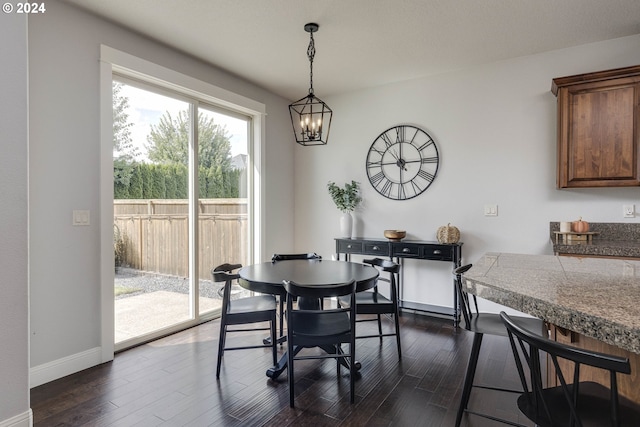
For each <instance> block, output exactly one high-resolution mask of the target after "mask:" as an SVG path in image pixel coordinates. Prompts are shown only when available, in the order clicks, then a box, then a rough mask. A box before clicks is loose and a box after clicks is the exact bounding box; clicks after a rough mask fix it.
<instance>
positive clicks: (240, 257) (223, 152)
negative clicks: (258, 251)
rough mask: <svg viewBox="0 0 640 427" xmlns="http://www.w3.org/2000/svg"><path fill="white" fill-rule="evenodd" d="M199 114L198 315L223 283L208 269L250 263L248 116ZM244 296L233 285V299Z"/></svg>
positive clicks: (210, 110)
mask: <svg viewBox="0 0 640 427" xmlns="http://www.w3.org/2000/svg"><path fill="white" fill-rule="evenodd" d="M198 111H199V113H198V147H199V148H198V183H199V187H198V194H199V199H198V206H199V209H198V216H199V219H198V225H199V227H198V228H199V236H198V237H199V260H200V262H199V265H200V267H199V270H200V272H199V279H200V281H199V282H200V289H199V295H200V297H199V308H200V309H199V311H200V314H203V313H208V312H211V311H212V310H215V309H218V308H219V301H220V298H221V294H222V286H223V284H222V283H212V281H211V269H212V268H214V267H215V266H218V265H220V264H223V263H229V264H242V265H247V263H248V253H249V250H248V247H249V239H248V224H249V221H248V209H247V208H248V206H247V194H248V188H247V185H248V180H247V164H248V159H249V153H248V147H249V131H248V129H249V124H250V120H249V118H247V117H244V116H241V115H236V114H233V113H231V112H226V111H220V110H218V109H216V108H214V107H207V106H203V105H202V104H201V105H200V106H199V110H198ZM244 293H246V292H245V291H244V290H243V289H241V288H240V287H238V286H237V285H236V286H234V288H233V289H232V297H237V296H241V295H243V294H244Z"/></svg>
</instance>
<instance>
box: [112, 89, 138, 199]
mask: <svg viewBox="0 0 640 427" xmlns="http://www.w3.org/2000/svg"><path fill="white" fill-rule="evenodd" d="M123 86H124V84H123V83H118V82H113V84H112V91H113V95H112V96H113V101H112V104H113V105H112V106H113V193H114V194H113V196H114V198H116V199H126V198H129V194H128V193H129V186H130V184H131V177H132V175H133V170H134V167H135V163H136V156H137V155H138V151H137V148H136V147H134V145H133V139H132V138H131V127H132V126H133V123H130V122H129V115H128V114H127V108H129V99H128V98H127V97H126V96H123V95H121V93H120V91H121V90H122V87H123Z"/></svg>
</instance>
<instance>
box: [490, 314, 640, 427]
mask: <svg viewBox="0 0 640 427" xmlns="http://www.w3.org/2000/svg"><path fill="white" fill-rule="evenodd" d="M500 317H501V319H502V321H503V322H504V325H505V326H506V329H507V332H508V334H509V340H510V341H511V350H512V351H513V355H514V357H515V361H516V366H517V368H518V374H519V376H520V381H521V383H522V387H523V388H524V390H525V391H524V393H522V394H521V395H520V397H519V398H518V408H520V411H521V412H522V413H523V414H524V415H525V416H526V417H527V418H529V419H530V420H531V421H533V422H534V423H536V425H538V426H541V427H546V426H569V425H571V426H574V425H575V426H582V427H588V426H594V427H595V426H597V427H604V426H608V425H609V426H611V427H631V426H640V405H638V404H637V403H634V402H632V401H631V400H629V399H626V398H624V397H622V396H619V395H618V386H617V377H616V375H617V374H627V375H629V374H630V373H631V366H630V364H629V359H627V358H624V357H617V356H612V355H608V354H604V353H598V352H595V351H590V350H585V349H581V348H577V347H573V346H570V345H567V344H563V343H559V342H556V341H552V340H550V339H548V338H545V337H541V336H538V335H536V334H534V333H532V332H531V331H529V330H527V329H526V328H524V327H522V326H521V325H519V324H517V323H516V322H514V321H513V319H512V318H511V317H510V316H508V315H507V314H506V313H505V312H501V313H500ZM544 355H548V356H549V358H550V359H551V361H552V362H553V370H554V371H555V375H556V378H557V381H558V383H559V384H560V385H558V386H555V387H546V388H545V387H543V380H542V369H541V363H540V360H541V359H540V358H541V357H544ZM558 359H561V360H564V361H567V362H569V367H571V366H573V369H567V370H565V371H563V370H561V369H560V364H559V362H558ZM542 360H545V359H542ZM581 365H586V366H592V367H594V368H598V369H601V370H602V371H604V372H603V373H605V374H606V373H608V375H607V376H608V377H609V388H607V387H605V386H604V385H601V384H598V383H595V382H592V381H579V378H580V366H581ZM524 366H527V367H528V368H529V369H528V372H529V373H530V376H529V378H528V381H527V376H526V373H525V371H524V369H523V367H524ZM564 372H573V375H572V376H570V377H568V378H567V377H566V376H565V373H564Z"/></svg>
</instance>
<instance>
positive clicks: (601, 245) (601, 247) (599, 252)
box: [549, 222, 640, 258]
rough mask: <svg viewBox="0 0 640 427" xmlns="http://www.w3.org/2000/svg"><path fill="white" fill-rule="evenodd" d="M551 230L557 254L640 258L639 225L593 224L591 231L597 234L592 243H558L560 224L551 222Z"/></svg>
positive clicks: (554, 249) (554, 251)
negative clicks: (557, 235)
mask: <svg viewBox="0 0 640 427" xmlns="http://www.w3.org/2000/svg"><path fill="white" fill-rule="evenodd" d="M549 230H550V238H551V243H552V245H553V253H555V254H566V255H583V256H604V257H621V258H640V224H638V223H628V224H626V223H604V222H601V223H591V224H590V227H589V231H591V232H594V233H596V234H595V235H594V236H593V239H592V241H590V242H574V243H562V241H561V240H560V243H559V242H557V241H556V235H555V232H557V231H560V223H559V222H551V223H550V224H549Z"/></svg>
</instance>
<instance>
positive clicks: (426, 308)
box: [400, 301, 453, 317]
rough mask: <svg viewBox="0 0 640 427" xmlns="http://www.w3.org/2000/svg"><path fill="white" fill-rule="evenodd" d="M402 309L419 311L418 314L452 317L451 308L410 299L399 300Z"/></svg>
mask: <svg viewBox="0 0 640 427" xmlns="http://www.w3.org/2000/svg"><path fill="white" fill-rule="evenodd" d="M400 308H401V309H402V311H419V312H421V313H419V314H425V315H435V316H437V317H441V316H442V317H453V308H451V307H442V306H439V305H431V304H422V303H419V302H412V301H400Z"/></svg>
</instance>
